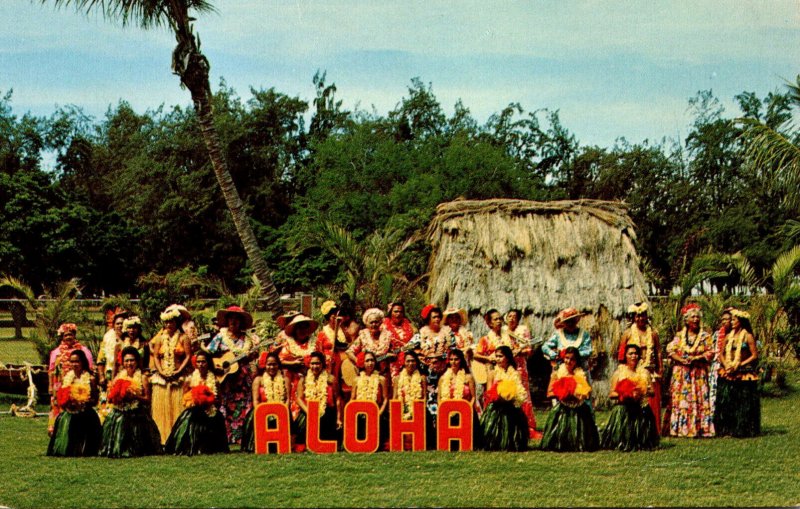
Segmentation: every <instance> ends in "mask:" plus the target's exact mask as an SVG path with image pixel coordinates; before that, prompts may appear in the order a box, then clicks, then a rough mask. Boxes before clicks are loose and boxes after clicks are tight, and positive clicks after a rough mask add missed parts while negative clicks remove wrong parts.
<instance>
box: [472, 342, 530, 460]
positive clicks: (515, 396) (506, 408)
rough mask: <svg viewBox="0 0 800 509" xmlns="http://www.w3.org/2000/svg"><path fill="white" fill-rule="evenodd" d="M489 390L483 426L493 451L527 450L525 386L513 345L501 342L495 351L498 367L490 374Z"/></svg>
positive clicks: (485, 400) (488, 443)
mask: <svg viewBox="0 0 800 509" xmlns="http://www.w3.org/2000/svg"><path fill="white" fill-rule="evenodd" d="M487 387H489V389H488V390H487V391H486V392H485V393H484V397H485V399H484V408H485V410H484V412H483V415H481V428H482V429H483V436H484V439H485V440H486V449H487V450H489V451H525V450H527V449H528V438H529V437H530V435H529V432H528V419H527V417H526V415H525V412H523V411H522V406H523V405H524V404H525V403H526V402H527V404H528V405H530V399H526V398H525V388H524V387H523V385H522V379H521V378H520V376H519V372H518V371H517V370H516V363H515V362H514V354H513V352H512V351H511V348H509V347H507V346H505V345H501V346H499V347H497V350H495V367H494V370H493V371H491V372H490V373H489V381H488V383H487Z"/></svg>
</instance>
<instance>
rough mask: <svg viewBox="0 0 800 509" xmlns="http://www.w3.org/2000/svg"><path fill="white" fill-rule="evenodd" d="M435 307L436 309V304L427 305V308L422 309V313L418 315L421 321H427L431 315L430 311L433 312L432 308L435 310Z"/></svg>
mask: <svg viewBox="0 0 800 509" xmlns="http://www.w3.org/2000/svg"><path fill="white" fill-rule="evenodd" d="M435 307H436V304H428V305H427V306H425V307H424V308H422V311H420V313H419V314H420V316H421V317H422V319H423V320H427V319H428V317H429V316H430V314H431V311H433V308H435Z"/></svg>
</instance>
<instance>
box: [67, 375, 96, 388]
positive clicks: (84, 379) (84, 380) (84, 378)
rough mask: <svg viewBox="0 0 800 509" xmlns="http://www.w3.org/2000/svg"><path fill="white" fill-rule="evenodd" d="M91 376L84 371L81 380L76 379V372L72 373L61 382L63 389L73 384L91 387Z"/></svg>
mask: <svg viewBox="0 0 800 509" xmlns="http://www.w3.org/2000/svg"><path fill="white" fill-rule="evenodd" d="M90 380H91V376H90V375H89V372H88V371H84V372H83V373H81V376H80V377H79V378H76V377H75V372H74V371H70V372H69V373H67V374H66V375H65V376H64V380H63V381H62V382H61V386H62V387H67V386H68V385H72V384H80V385H86V386H89V385H90Z"/></svg>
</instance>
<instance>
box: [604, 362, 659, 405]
mask: <svg viewBox="0 0 800 509" xmlns="http://www.w3.org/2000/svg"><path fill="white" fill-rule="evenodd" d="M617 369H618V370H619V374H618V375H617V382H616V383H619V382H621V381H622V380H630V381H631V382H633V383H634V384H636V385H637V386H638V388H639V390H640V392H641V394H640V396H639V401H640V402H641V403H642V406H646V405H647V404H648V403H647V398H646V395H647V389H648V387H649V386H650V372H649V371H647V370H646V369H645V368H643V367H642V366H641V364H640V365H639V366H638V367H637V368H636V369H635V370H633V369H631V368H629V367H628V365H627V364H620V365H619V367H618V368H617ZM612 389H614V387H612Z"/></svg>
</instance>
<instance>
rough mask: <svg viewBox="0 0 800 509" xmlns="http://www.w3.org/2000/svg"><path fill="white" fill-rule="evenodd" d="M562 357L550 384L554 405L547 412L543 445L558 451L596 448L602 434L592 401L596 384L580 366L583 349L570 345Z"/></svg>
mask: <svg viewBox="0 0 800 509" xmlns="http://www.w3.org/2000/svg"><path fill="white" fill-rule="evenodd" d="M562 361H563V362H562V363H561V365H559V366H558V368H557V369H556V370H554V371H553V374H552V376H551V377H550V385H549V386H548V387H547V396H548V397H549V398H553V409H552V410H550V413H549V414H548V416H547V423H545V426H544V434H543V436H542V442H541V443H540V444H539V447H540V448H542V449H544V450H546V451H558V452H576V451H577V452H591V451H596V450H597V448H598V447H599V445H600V436H599V434H598V433H597V425H596V424H595V423H594V416H593V415H592V408H591V407H590V406H589V403H588V400H589V396H591V394H592V388H591V386H590V385H589V380H588V378H587V376H586V372H585V371H584V370H583V369H582V368H580V367H579V366H580V364H581V355H580V351H579V350H578V349H577V348H576V347H574V346H568V347H567V348H565V349H564V354H563V355H562Z"/></svg>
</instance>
